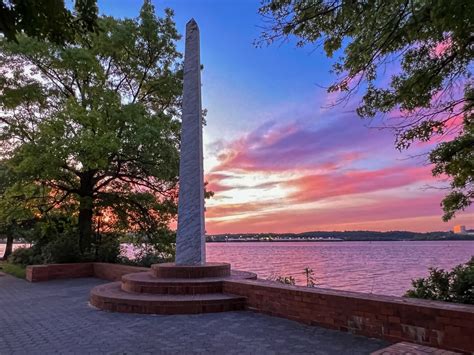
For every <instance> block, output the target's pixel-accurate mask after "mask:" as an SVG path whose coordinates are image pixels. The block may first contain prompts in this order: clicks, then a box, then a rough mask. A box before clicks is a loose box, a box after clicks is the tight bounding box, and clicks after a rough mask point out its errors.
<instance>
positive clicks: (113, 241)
mask: <svg viewBox="0 0 474 355" xmlns="http://www.w3.org/2000/svg"><path fill="white" fill-rule="evenodd" d="M119 256H120V239H119V236H118V235H117V234H112V233H110V234H103V235H101V236H100V241H99V243H98V245H97V246H96V256H95V260H96V261H100V262H104V263H116V262H118V258H119Z"/></svg>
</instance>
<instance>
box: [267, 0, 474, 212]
mask: <svg viewBox="0 0 474 355" xmlns="http://www.w3.org/2000/svg"><path fill="white" fill-rule="evenodd" d="M260 13H261V14H262V16H263V17H264V19H265V21H266V22H267V25H268V27H267V28H266V30H264V32H263V34H262V38H261V41H260V42H259V43H268V44H270V43H272V42H274V41H276V40H279V39H285V38H287V37H289V36H296V37H297V38H298V45H300V46H303V45H306V44H316V45H322V46H323V48H324V50H325V52H326V54H327V55H328V56H329V57H332V56H333V55H338V56H339V54H340V53H342V54H341V55H340V56H339V57H338V58H337V59H336V62H335V64H334V67H333V71H334V73H335V74H336V75H337V77H338V79H337V80H336V81H335V82H334V83H333V85H331V86H330V87H329V91H330V92H336V91H337V92H343V93H346V95H344V96H343V98H344V99H346V98H347V97H348V96H347V95H351V94H352V93H354V92H356V90H357V89H362V90H363V92H364V94H363V97H362V100H361V102H360V105H359V106H358V108H357V113H358V115H359V116H361V117H364V118H373V117H374V116H376V115H382V116H383V115H384V114H387V113H391V115H388V117H385V118H386V124H387V125H388V126H389V127H391V128H393V129H394V130H395V132H396V137H397V139H396V146H397V148H398V149H406V148H408V147H409V146H410V145H411V143H412V142H413V141H415V140H420V141H430V140H431V139H432V138H434V137H435V136H444V137H442V140H444V141H445V142H444V143H441V144H439V145H438V146H437V147H436V148H435V149H434V150H433V151H432V152H431V154H430V161H431V162H432V163H433V164H434V170H433V174H434V175H447V176H449V177H451V178H452V179H451V192H450V193H449V195H448V196H447V197H446V198H445V199H444V200H443V203H442V204H443V208H444V211H445V214H444V219H445V220H449V219H450V218H452V217H453V216H454V214H455V213H456V211H458V210H462V209H464V208H466V207H467V206H469V205H470V204H471V203H472V201H473V198H474V186H473V185H474V136H473V134H474V128H473V125H474V118H473V107H474V84H473V78H472V64H473V58H474V2H473V1H471V0H457V1H451V0H416V1H415V0H390V1H385V0H374V1H361V0H356V1H343V0H265V1H264V2H263V4H262V7H261V8H260ZM395 63H397V64H398V65H399V68H397V70H395V71H393V74H391V75H390V76H391V78H390V81H389V83H388V84H387V83H384V82H383V80H380V79H383V78H384V77H386V76H387V70H388V71H389V72H390V71H392V70H393V67H394V66H395ZM395 116H396V117H395Z"/></svg>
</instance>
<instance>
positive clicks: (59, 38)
mask: <svg viewBox="0 0 474 355" xmlns="http://www.w3.org/2000/svg"><path fill="white" fill-rule="evenodd" d="M96 22H97V5H96V0H76V1H75V2H74V10H73V11H70V10H69V9H67V8H66V7H65V5H64V0H8V1H5V0H0V32H1V33H3V34H4V36H5V37H6V38H7V39H8V40H10V41H17V36H18V35H19V34H21V33H24V34H25V35H27V36H30V37H35V38H37V39H39V40H49V41H51V42H54V43H57V44H63V43H65V42H67V43H71V42H73V41H74V37H75V34H76V33H77V32H82V33H85V32H88V31H95V30H96Z"/></svg>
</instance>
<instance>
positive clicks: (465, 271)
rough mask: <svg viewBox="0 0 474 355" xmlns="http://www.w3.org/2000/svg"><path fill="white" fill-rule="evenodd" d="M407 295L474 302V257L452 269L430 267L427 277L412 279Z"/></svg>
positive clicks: (457, 301) (458, 301)
mask: <svg viewBox="0 0 474 355" xmlns="http://www.w3.org/2000/svg"><path fill="white" fill-rule="evenodd" d="M412 286H413V288H412V289H411V290H408V291H407V292H406V294H405V296H406V297H413V298H424V299H430V300H437V301H446V302H456V303H467V304H474V257H472V258H471V260H470V261H468V262H467V263H465V264H461V265H458V266H456V267H455V268H454V269H453V270H451V271H445V270H443V269H437V268H430V274H429V276H428V277H427V278H420V279H417V280H412Z"/></svg>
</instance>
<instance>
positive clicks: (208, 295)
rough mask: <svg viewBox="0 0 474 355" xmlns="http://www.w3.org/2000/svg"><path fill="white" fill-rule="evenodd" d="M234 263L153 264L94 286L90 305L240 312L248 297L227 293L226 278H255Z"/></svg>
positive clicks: (179, 311)
mask: <svg viewBox="0 0 474 355" xmlns="http://www.w3.org/2000/svg"><path fill="white" fill-rule="evenodd" d="M256 278H257V276H256V275H255V274H253V273H251V272H245V271H237V270H231V268H230V264H226V263H206V264H203V265H176V264H174V263H166V264H155V265H152V268H151V271H149V272H139V273H133V274H127V275H124V276H123V277H122V281H119V282H112V283H108V284H105V285H99V286H96V287H94V288H93V289H92V291H91V294H90V304H91V305H92V306H94V307H97V308H99V309H101V310H105V311H111V312H123V313H142V314H193V313H210V312H224V311H236V310H242V309H244V308H245V300H246V298H245V297H241V296H235V295H229V294H224V293H223V285H224V281H226V280H245V279H247V280H255V279H256Z"/></svg>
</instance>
